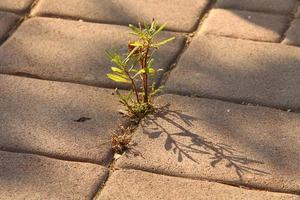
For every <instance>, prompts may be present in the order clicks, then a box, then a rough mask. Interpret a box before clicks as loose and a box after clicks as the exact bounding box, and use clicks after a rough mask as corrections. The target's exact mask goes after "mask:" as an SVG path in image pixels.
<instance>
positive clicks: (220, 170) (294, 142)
mask: <svg viewBox="0 0 300 200" xmlns="http://www.w3.org/2000/svg"><path fill="white" fill-rule="evenodd" d="M157 102H160V105H161V106H162V107H161V109H160V110H158V112H157V113H156V114H154V115H149V116H147V117H146V118H145V119H144V120H143V121H142V122H141V124H140V126H139V128H138V129H137V131H136V132H135V134H134V137H133V139H132V150H131V151H128V152H127V154H126V155H125V156H122V157H121V158H120V159H119V160H118V161H117V163H116V167H119V168H130V169H139V170H144V171H150V172H154V173H159V174H168V175H172V176H183V177H190V178H204V179H206V180H214V181H215V180H217V181H221V182H227V183H230V184H235V185H239V184H242V185H246V186H250V187H254V188H260V189H266V190H273V191H280V192H294V193H300V171H299V166H300V157H299V154H300V135H299V131H300V114H294V113H289V112H284V111H279V110H276V109H270V108H266V107H259V106H244V105H238V104H232V103H227V102H222V101H217V100H208V99H201V98H190V97H182V96H176V95H163V96H161V97H159V98H158V99H157ZM168 104H169V105H168Z"/></svg>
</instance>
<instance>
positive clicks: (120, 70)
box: [111, 67, 124, 74]
mask: <svg viewBox="0 0 300 200" xmlns="http://www.w3.org/2000/svg"><path fill="white" fill-rule="evenodd" d="M111 70H112V71H113V72H117V73H120V74H123V73H124V71H123V70H122V69H120V68H117V67H111Z"/></svg>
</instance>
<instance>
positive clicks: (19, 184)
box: [0, 151, 108, 200]
mask: <svg viewBox="0 0 300 200" xmlns="http://www.w3.org/2000/svg"><path fill="white" fill-rule="evenodd" d="M107 175H108V169H106V168H104V167H102V166H100V165H95V164H90V163H78V162H69V161H62V160H57V159H50V158H46V157H43V156H37V155H32V154H22V153H10V152H4V151H0V199H5V200H18V199H20V200H21V199H30V200H38V199H39V200H40V199H53V200H54V199H55V200H59V199H61V200H63V199H92V198H93V196H94V195H95V193H96V192H97V190H98V189H99V187H100V185H101V184H103V182H104V181H105V180H106V178H107Z"/></svg>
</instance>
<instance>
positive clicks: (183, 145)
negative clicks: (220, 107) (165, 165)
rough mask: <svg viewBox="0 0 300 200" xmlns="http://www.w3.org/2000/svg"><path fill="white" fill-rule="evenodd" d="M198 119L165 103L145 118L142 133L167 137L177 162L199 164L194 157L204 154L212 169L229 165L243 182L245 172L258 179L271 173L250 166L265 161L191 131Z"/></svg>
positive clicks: (166, 144)
mask: <svg viewBox="0 0 300 200" xmlns="http://www.w3.org/2000/svg"><path fill="white" fill-rule="evenodd" d="M195 119H197V118H195V117H193V116H189V115H186V114H183V113H182V112H180V111H178V110H171V109H170V104H166V105H164V106H162V107H160V108H158V109H157V110H156V112H155V113H153V114H151V115H148V116H146V117H145V119H144V120H143V122H142V123H141V128H142V132H143V133H144V134H146V135H147V136H148V137H149V138H151V139H156V138H159V137H160V136H163V135H165V136H166V140H165V144H164V148H165V150H166V151H172V152H173V153H174V154H175V155H177V160H178V162H182V161H183V160H184V159H189V160H191V161H192V162H194V163H198V164H199V161H198V160H197V158H196V157H195V154H205V155H207V156H208V157H209V159H210V166H211V167H214V168H215V167H216V166H217V165H222V164H223V163H226V165H225V167H226V168H231V169H233V170H234V171H235V173H236V175H237V176H238V177H239V179H240V180H243V175H244V174H246V173H249V174H254V175H259V176H263V175H268V174H270V173H269V172H266V171H263V170H260V169H259V168H258V167H252V166H250V165H263V164H264V162H262V161H259V160H255V159H250V158H247V157H246V156H243V155H240V154H239V153H238V151H237V150H236V149H235V148H233V147H232V146H231V145H228V144H225V143H219V142H213V141H211V140H209V139H208V138H205V137H203V136H201V134H199V133H196V132H193V131H190V130H188V129H190V127H193V126H194V125H193V121H194V120H195ZM186 127H187V128H186ZM174 128H175V129H176V130H179V131H176V133H173V132H171V131H169V130H171V129H173V130H174Z"/></svg>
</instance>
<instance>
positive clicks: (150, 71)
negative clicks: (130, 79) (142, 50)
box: [145, 67, 156, 74]
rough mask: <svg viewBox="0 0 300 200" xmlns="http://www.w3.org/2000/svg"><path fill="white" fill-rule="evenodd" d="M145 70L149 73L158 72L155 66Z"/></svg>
mask: <svg viewBox="0 0 300 200" xmlns="http://www.w3.org/2000/svg"><path fill="white" fill-rule="evenodd" d="M145 71H146V73H148V74H155V73H156V70H155V69H154V68H153V67H147V68H146V70H145Z"/></svg>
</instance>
